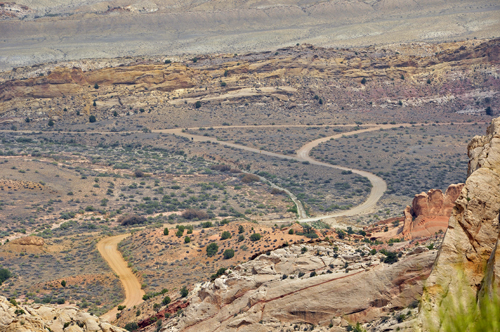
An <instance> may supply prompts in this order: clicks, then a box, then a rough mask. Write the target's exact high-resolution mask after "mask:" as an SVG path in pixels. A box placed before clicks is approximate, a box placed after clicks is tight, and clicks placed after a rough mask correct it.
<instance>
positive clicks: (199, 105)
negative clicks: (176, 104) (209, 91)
mask: <svg viewBox="0 0 500 332" xmlns="http://www.w3.org/2000/svg"><path fill="white" fill-rule="evenodd" d="M194 107H196V108H200V107H201V101H199V100H198V101H197V102H196V103H195V104H194Z"/></svg>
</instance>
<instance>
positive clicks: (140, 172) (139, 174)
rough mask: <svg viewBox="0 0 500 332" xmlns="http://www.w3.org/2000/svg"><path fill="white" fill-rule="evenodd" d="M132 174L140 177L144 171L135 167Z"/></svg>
mask: <svg viewBox="0 0 500 332" xmlns="http://www.w3.org/2000/svg"><path fill="white" fill-rule="evenodd" d="M134 175H135V177H136V178H142V177H143V176H144V172H143V171H141V170H139V169H136V170H135V172H134Z"/></svg>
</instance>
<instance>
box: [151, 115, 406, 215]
mask: <svg viewBox="0 0 500 332" xmlns="http://www.w3.org/2000/svg"><path fill="white" fill-rule="evenodd" d="M399 126H400V125H374V126H370V127H368V128H366V129H360V130H354V131H350V132H347V133H342V134H336V135H333V136H328V137H323V138H320V139H317V140H314V141H311V142H309V143H307V144H305V145H304V146H302V147H301V148H300V149H299V150H297V154H296V156H287V155H282V154H279V153H274V152H269V151H264V150H259V149H256V148H252V147H248V146H244V145H239V144H234V143H229V142H225V141H218V140H217V138H215V137H207V136H199V135H193V134H189V133H185V132H183V129H181V128H176V129H166V130H153V131H154V132H161V133H168V134H174V135H178V136H183V137H186V138H189V139H191V140H192V141H194V142H206V141H210V142H213V143H219V144H222V145H226V146H231V147H235V148H238V149H242V150H246V151H250V152H254V153H259V154H263V155H266V156H271V157H276V158H281V159H293V160H297V161H308V162H310V163H311V164H314V165H319V166H324V167H329V168H336V169H341V170H346V171H352V172H353V173H356V174H359V175H361V176H364V177H366V178H368V179H369V180H370V182H371V184H372V186H373V187H372V190H371V192H370V195H369V196H368V198H367V199H366V201H364V202H363V203H362V204H360V205H358V206H355V207H354V208H352V209H349V210H345V211H340V212H336V213H333V214H328V215H324V216H318V217H313V218H307V217H305V212H303V213H299V221H303V222H307V221H314V220H320V219H328V218H334V217H340V216H352V215H357V214H364V213H371V212H373V210H374V208H375V206H376V205H377V202H378V201H379V199H380V198H381V197H382V196H383V195H384V192H385V191H386V190H387V183H386V182H385V181H384V180H383V179H382V178H380V177H378V176H376V175H375V174H373V173H370V172H366V171H361V170H357V169H354V168H348V167H342V166H335V165H331V164H327V163H322V162H319V161H317V160H315V159H313V158H311V157H310V156H309V153H310V152H311V150H312V149H313V148H314V147H315V146H317V145H319V144H320V143H323V142H326V141H328V140H330V139H337V138H340V137H342V136H349V135H354V134H360V133H364V132H368V131H374V130H380V129H389V128H393V127H399ZM404 126H409V125H407V124H405V125H404ZM242 127H243V126H234V128H242ZM246 127H252V128H254V127H259V126H246ZM266 127H271V126H266ZM272 127H285V126H284V125H283V126H281V125H277V126H272ZM287 127H291V126H287ZM214 128H215V127H214ZM224 128H233V126H226V127H224ZM189 129H197V128H189ZM296 205H297V210H298V211H299V212H302V211H304V208H303V206H302V204H301V203H300V201H298V202H296Z"/></svg>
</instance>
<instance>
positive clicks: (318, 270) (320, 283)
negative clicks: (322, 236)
mask: <svg viewBox="0 0 500 332" xmlns="http://www.w3.org/2000/svg"><path fill="white" fill-rule="evenodd" d="M335 247H337V249H338V250H337V249H335ZM304 248H306V249H307V251H305V249H302V247H301V246H292V247H285V248H282V249H277V250H274V251H273V252H270V253H269V255H266V254H264V255H261V256H259V257H257V258H256V259H255V260H253V261H249V262H246V263H243V264H241V265H239V266H237V267H236V268H234V269H233V270H232V271H231V272H230V273H226V275H223V276H221V277H220V278H217V279H215V281H214V282H206V283H203V284H199V285H198V286H197V287H196V288H195V289H194V290H193V292H192V294H193V295H192V296H191V297H190V298H189V302H190V305H189V306H188V307H187V308H186V309H184V311H183V315H182V317H181V318H174V319H173V320H171V321H169V323H168V324H167V326H166V327H165V328H164V329H163V331H180V330H182V331H214V330H219V331H280V330H282V329H285V330H286V329H288V328H291V327H292V325H294V326H295V328H296V327H297V325H295V324H310V325H315V326H318V325H319V326H320V330H324V328H326V327H327V326H329V325H330V324H332V325H333V326H340V325H342V323H344V324H346V323H347V322H346V321H345V319H347V320H349V321H351V322H354V321H361V322H364V321H370V320H373V319H375V318H378V317H380V316H383V315H384V314H387V313H388V312H391V311H394V310H397V309H401V308H405V307H408V306H409V305H410V304H411V303H412V302H413V301H415V299H416V298H418V297H419V295H420V294H421V291H422V286H423V285H422V280H423V279H424V278H425V276H427V275H428V273H429V272H430V270H429V269H430V266H431V265H432V262H433V261H434V259H435V253H436V252H435V251H429V250H427V248H418V249H421V250H414V252H412V253H411V254H410V253H408V254H407V255H405V256H403V257H402V258H401V259H400V261H399V262H397V263H395V264H392V265H389V264H385V263H382V262H381V258H382V257H384V256H382V254H376V255H375V256H372V255H369V254H367V252H368V250H369V248H368V247H365V246H364V245H363V246H361V247H358V248H355V247H352V246H350V245H346V244H343V243H339V242H337V243H333V245H328V243H323V244H322V245H314V246H313V245H305V246H304ZM356 249H359V251H356ZM344 327H345V325H344ZM342 330H344V329H343V328H342Z"/></svg>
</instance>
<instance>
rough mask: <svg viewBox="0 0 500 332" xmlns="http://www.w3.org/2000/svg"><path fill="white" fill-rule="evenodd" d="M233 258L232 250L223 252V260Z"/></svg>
mask: <svg viewBox="0 0 500 332" xmlns="http://www.w3.org/2000/svg"><path fill="white" fill-rule="evenodd" d="M233 257H234V250H233V249H226V250H224V259H230V258H233Z"/></svg>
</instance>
